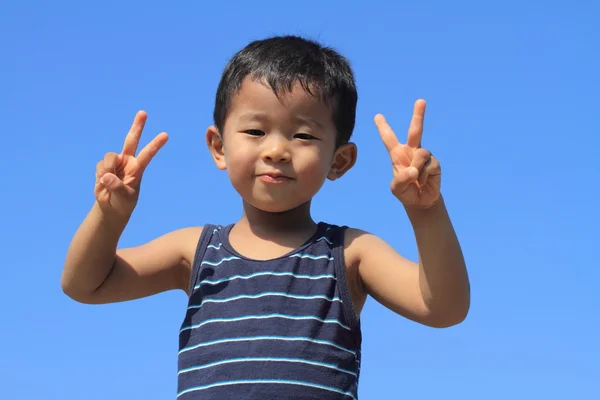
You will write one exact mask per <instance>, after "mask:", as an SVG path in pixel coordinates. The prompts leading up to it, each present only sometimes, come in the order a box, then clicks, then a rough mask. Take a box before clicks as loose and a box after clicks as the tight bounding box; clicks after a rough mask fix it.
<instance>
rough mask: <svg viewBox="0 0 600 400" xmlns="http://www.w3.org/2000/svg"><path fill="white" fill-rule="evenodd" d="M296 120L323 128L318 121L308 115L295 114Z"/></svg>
mask: <svg viewBox="0 0 600 400" xmlns="http://www.w3.org/2000/svg"><path fill="white" fill-rule="evenodd" d="M296 120H298V121H300V122H303V123H305V124H307V125H312V126H316V127H317V128H320V129H323V125H321V124H320V123H319V121H317V120H316V119H314V118H310V117H305V116H297V117H296Z"/></svg>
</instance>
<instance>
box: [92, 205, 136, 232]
mask: <svg viewBox="0 0 600 400" xmlns="http://www.w3.org/2000/svg"><path fill="white" fill-rule="evenodd" d="M90 214H92V215H93V216H94V218H96V219H97V220H98V221H100V223H101V224H102V226H104V228H105V229H106V230H107V231H109V232H113V233H116V234H118V235H120V234H121V233H122V232H123V231H124V230H125V227H126V226H127V223H128V222H129V218H130V215H127V216H124V215H122V214H118V213H116V212H114V210H110V209H108V210H107V209H105V208H103V207H102V206H100V204H98V202H95V203H94V206H93V207H92V210H91V212H90Z"/></svg>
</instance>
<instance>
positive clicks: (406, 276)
mask: <svg viewBox="0 0 600 400" xmlns="http://www.w3.org/2000/svg"><path fill="white" fill-rule="evenodd" d="M424 113H425V102H424V101H422V100H419V101H417V102H416V103H415V112H414V115H413V119H412V122H411V126H410V128H409V133H408V139H407V142H406V144H401V143H399V142H398V139H397V138H396V136H395V134H394V132H393V131H392V129H391V128H390V127H389V125H388V124H387V122H386V121H385V119H384V118H383V116H381V115H378V116H376V117H375V123H376V124H377V127H378V129H379V132H380V134H381V138H382V140H383V142H384V144H385V146H386V148H387V149H388V151H389V153H390V157H391V160H392V166H393V175H394V177H393V180H392V184H391V189H392V193H393V194H394V196H396V197H397V198H398V200H400V202H401V203H402V205H403V206H404V209H405V210H406V213H407V215H408V217H409V220H410V222H411V224H412V227H413V230H414V233H415V238H416V242H417V248H418V253H419V262H418V263H415V262H412V261H409V260H407V259H406V258H404V257H402V256H401V255H400V254H398V253H397V252H396V251H395V250H394V249H393V248H392V247H391V246H390V245H388V244H387V243H385V242H384V241H383V240H381V239H379V238H378V237H376V236H374V235H371V234H368V233H365V232H361V231H358V230H354V229H352V230H349V231H348V232H347V236H346V243H347V250H346V252H347V254H348V255H349V256H350V260H349V261H350V262H351V263H353V264H354V265H356V266H357V268H356V269H357V272H358V277H359V281H360V283H362V287H363V289H364V290H365V291H366V293H367V294H369V295H371V296H372V297H373V298H374V299H376V300H377V301H379V302H380V303H381V304H383V305H384V306H386V307H388V308H389V309H391V310H392V311H394V312H396V313H398V314H400V315H403V316H405V317H407V318H409V319H412V320H414V321H417V322H419V323H422V324H424V325H428V326H433V327H440V328H441V327H449V326H452V325H456V324H458V323H460V322H462V321H463V320H464V319H465V318H466V316H467V313H468V310H469V306H470V288H469V278H468V274H467V270H466V266H465V261H464V258H463V254H462V250H461V248H460V244H459V242H458V239H457V237H456V233H455V231H454V228H453V226H452V223H451V221H450V217H449V215H448V212H447V210H446V206H445V204H444V201H443V199H442V196H441V194H440V186H441V169H440V165H439V162H438V160H436V159H435V158H434V157H433V156H432V155H431V153H430V152H429V151H427V150H425V149H423V148H421V137H422V133H423V118H424ZM399 206H400V204H399ZM398 208H399V210H398V211H400V207H398Z"/></svg>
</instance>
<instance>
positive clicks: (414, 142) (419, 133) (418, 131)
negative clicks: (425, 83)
mask: <svg viewBox="0 0 600 400" xmlns="http://www.w3.org/2000/svg"><path fill="white" fill-rule="evenodd" d="M425 106H426V103H425V100H417V101H416V102H415V107H414V111H413V116H412V119H411V121H410V126H409V128H408V138H407V139H406V145H407V146H409V147H412V148H415V149H416V148H419V147H421V139H422V138H423V120H424V119H425Z"/></svg>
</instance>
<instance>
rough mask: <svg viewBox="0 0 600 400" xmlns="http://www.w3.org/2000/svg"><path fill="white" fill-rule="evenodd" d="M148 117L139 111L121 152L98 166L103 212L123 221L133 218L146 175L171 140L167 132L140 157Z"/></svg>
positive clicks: (97, 188)
mask: <svg viewBox="0 0 600 400" xmlns="http://www.w3.org/2000/svg"><path fill="white" fill-rule="evenodd" d="M147 117H148V115H147V114H146V113H145V112H144V111H139V112H138V113H137V114H136V115H135V119H134V120H133V124H132V125H131V129H130V130H129V133H128V134H127V137H126V138H125V143H124V144H123V150H122V151H121V153H120V154H117V153H106V155H105V156H104V159H103V160H101V161H100V162H98V164H97V165H96V186H95V187H94V194H95V195H96V201H97V202H98V205H99V206H100V208H101V209H102V211H104V212H108V213H111V214H113V215H116V216H118V217H120V218H129V216H130V215H131V213H132V212H133V209H134V208H135V206H136V204H137V199H138V197H139V191H140V183H141V180H142V174H143V173H144V170H145V169H146V167H147V166H148V164H149V163H150V161H152V158H153V157H154V156H155V155H156V153H157V152H158V150H160V148H161V147H163V146H164V144H165V143H166V142H167V140H168V139H169V137H168V135H167V134H166V133H165V132H162V133H160V134H158V135H157V136H156V137H155V138H154V139H153V140H152V141H151V142H150V143H148V145H146V147H144V148H143V149H142V150H141V151H140V152H139V154H138V155H137V157H136V156H135V153H136V151H137V147H138V144H139V142H140V137H141V135H142V130H143V129H144V125H145V124H146V119H147Z"/></svg>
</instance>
